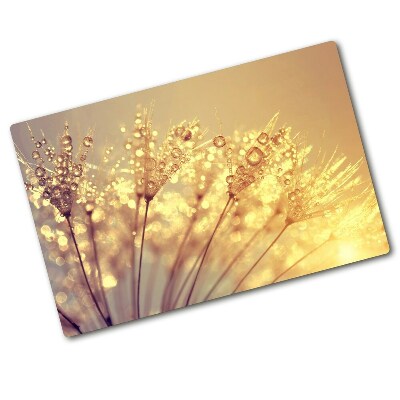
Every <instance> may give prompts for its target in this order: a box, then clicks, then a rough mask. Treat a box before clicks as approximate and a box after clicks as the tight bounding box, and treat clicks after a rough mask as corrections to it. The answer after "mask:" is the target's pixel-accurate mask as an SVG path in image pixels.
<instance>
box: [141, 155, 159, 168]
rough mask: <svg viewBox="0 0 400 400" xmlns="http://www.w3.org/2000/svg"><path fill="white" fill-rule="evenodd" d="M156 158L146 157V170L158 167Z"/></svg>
mask: <svg viewBox="0 0 400 400" xmlns="http://www.w3.org/2000/svg"><path fill="white" fill-rule="evenodd" d="M156 165H157V163H156V160H155V159H154V158H150V157H149V158H146V160H145V162H144V169H145V170H146V171H153V170H154V169H155V168H156Z"/></svg>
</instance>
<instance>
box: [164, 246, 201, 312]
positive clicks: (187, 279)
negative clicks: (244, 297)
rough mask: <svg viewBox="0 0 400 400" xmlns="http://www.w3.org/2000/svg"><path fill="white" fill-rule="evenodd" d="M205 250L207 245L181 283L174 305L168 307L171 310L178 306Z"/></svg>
mask: <svg viewBox="0 0 400 400" xmlns="http://www.w3.org/2000/svg"><path fill="white" fill-rule="evenodd" d="M204 250H205V246H204V247H203V250H202V251H201V252H200V254H199V256H198V257H197V259H196V262H195V263H194V265H193V267H192V268H191V270H190V272H189V273H188V274H187V275H186V278H185V280H184V281H183V283H182V285H181V287H180V289H179V291H178V294H177V295H176V296H175V300H174V301H173V302H172V306H171V307H168V309H169V310H173V309H175V308H176V305H177V303H178V301H179V299H180V297H181V296H182V293H183V291H184V289H185V288H186V285H187V283H188V282H189V279H190V278H191V277H192V275H193V273H194V271H195V270H196V266H197V264H198V262H199V261H200V258H201V256H202V255H203V253H204Z"/></svg>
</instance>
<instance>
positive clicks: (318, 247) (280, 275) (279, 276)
mask: <svg viewBox="0 0 400 400" xmlns="http://www.w3.org/2000/svg"><path fill="white" fill-rule="evenodd" d="M328 241H329V239H328V240H325V242H322V243H321V244H320V245H318V246H317V247H315V248H314V249H312V250H310V251H309V252H308V253H306V254H305V255H304V256H303V257H301V258H300V259H299V260H297V261H296V262H295V263H294V264H292V265H291V266H290V267H289V268H286V269H285V270H284V271H283V272H281V273H280V274H279V275H278V276H277V277H276V278H275V279H274V280H273V281H272V282H271V283H270V284H272V283H275V282H277V281H278V280H279V279H280V278H282V276H283V275H285V274H287V273H288V272H289V271H291V270H292V269H293V268H294V267H295V266H296V265H298V264H300V263H301V262H302V261H303V260H304V259H305V258H307V257H309V256H310V255H311V254H313V253H315V252H316V251H317V250H319V249H320V248H321V247H322V246H323V245H325V244H326V243H327V242H328Z"/></svg>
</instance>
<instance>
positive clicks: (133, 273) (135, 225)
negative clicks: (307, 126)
mask: <svg viewBox="0 0 400 400" xmlns="http://www.w3.org/2000/svg"><path fill="white" fill-rule="evenodd" d="M140 200H141V196H137V198H136V210H135V220H134V221H133V232H135V235H134V237H133V247H132V267H131V277H132V309H133V319H136V318H138V316H137V315H136V305H135V303H136V298H137V290H136V286H137V283H136V269H135V263H136V246H135V242H136V237H137V231H138V227H139V209H140Z"/></svg>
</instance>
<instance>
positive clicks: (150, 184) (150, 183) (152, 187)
mask: <svg viewBox="0 0 400 400" xmlns="http://www.w3.org/2000/svg"><path fill="white" fill-rule="evenodd" d="M147 187H148V188H149V189H154V188H155V187H156V183H155V182H154V181H151V180H150V181H148V182H147Z"/></svg>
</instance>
